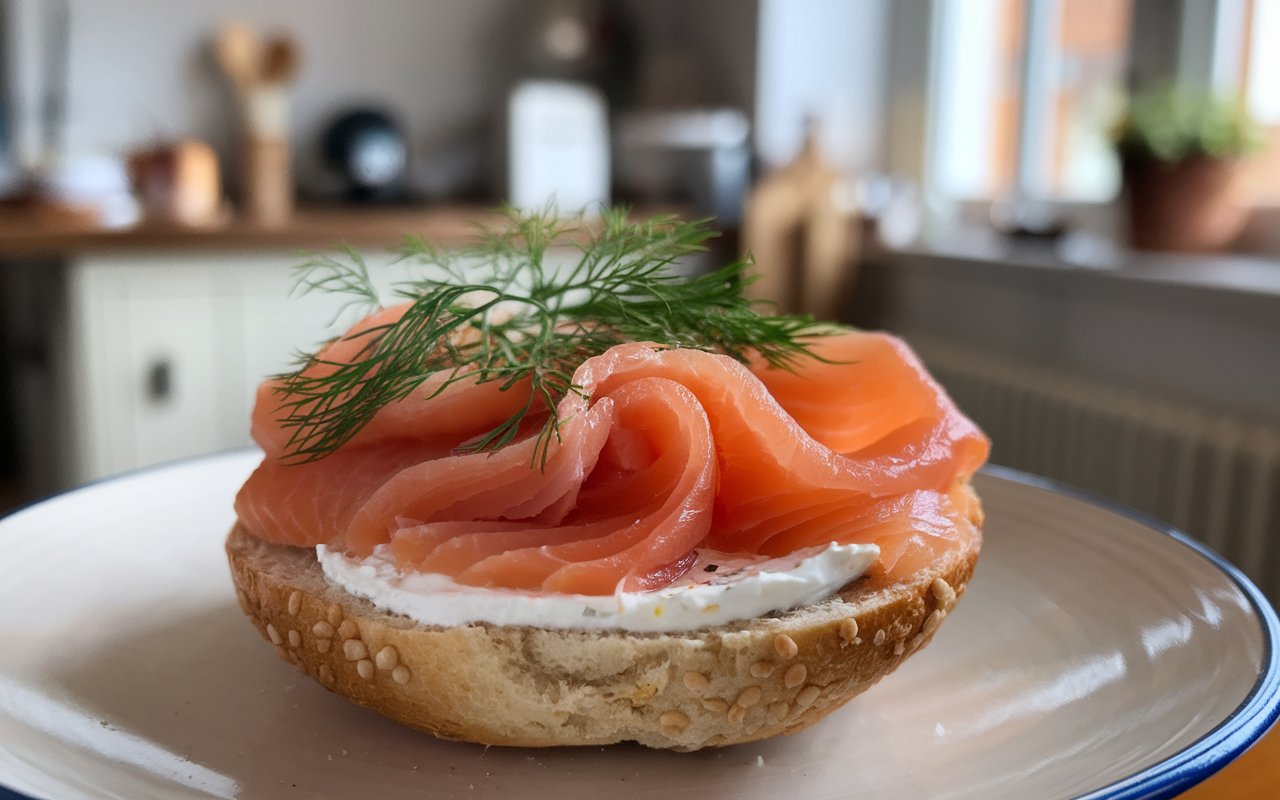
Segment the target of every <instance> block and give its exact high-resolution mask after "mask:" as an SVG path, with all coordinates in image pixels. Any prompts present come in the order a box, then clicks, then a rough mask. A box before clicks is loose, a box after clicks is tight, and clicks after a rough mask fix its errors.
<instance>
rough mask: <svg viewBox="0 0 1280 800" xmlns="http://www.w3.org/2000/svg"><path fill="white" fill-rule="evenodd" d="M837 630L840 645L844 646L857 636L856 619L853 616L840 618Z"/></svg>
mask: <svg viewBox="0 0 1280 800" xmlns="http://www.w3.org/2000/svg"><path fill="white" fill-rule="evenodd" d="M837 631H838V633H839V634H840V641H841V647H844V646H845V645H848V644H849V643H851V642H852V641H853V640H854V639H857V638H858V621H857V620H856V619H854V618H853V617H849V618H848V619H842V620H840V627H839V628H838V629H837Z"/></svg>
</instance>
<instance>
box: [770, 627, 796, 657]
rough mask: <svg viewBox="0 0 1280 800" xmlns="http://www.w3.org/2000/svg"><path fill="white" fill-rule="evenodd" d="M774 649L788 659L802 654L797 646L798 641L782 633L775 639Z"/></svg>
mask: <svg viewBox="0 0 1280 800" xmlns="http://www.w3.org/2000/svg"><path fill="white" fill-rule="evenodd" d="M773 649H774V650H777V651H778V655H780V656H782V657H783V658H786V659H791V658H795V657H796V653H799V652H800V648H799V647H797V646H796V640H795V639H792V638H791V637H790V636H788V635H786V634H785V633H780V634H778V635H777V636H775V637H773Z"/></svg>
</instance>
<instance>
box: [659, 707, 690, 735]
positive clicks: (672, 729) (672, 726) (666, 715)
mask: <svg viewBox="0 0 1280 800" xmlns="http://www.w3.org/2000/svg"><path fill="white" fill-rule="evenodd" d="M658 724H659V725H661V726H662V732H663V733H667V734H668V735H670V733H679V732H680V731H682V730H684V729H685V728H687V727H689V715H687V714H685V713H684V712H683V711H677V710H675V709H674V708H673V709H671V710H670V711H663V712H662V716H660V717H658Z"/></svg>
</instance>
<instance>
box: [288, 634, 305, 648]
mask: <svg viewBox="0 0 1280 800" xmlns="http://www.w3.org/2000/svg"><path fill="white" fill-rule="evenodd" d="M287 635H288V637H289V646H290V647H299V646H301V645H302V634H300V633H298V632H297V631H295V630H291V631H289V633H288V634H287Z"/></svg>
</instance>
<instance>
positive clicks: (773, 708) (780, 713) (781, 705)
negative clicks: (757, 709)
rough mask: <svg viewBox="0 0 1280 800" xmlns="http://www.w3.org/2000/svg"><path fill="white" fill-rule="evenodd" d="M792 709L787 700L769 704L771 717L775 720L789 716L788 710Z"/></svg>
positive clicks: (780, 720) (779, 720) (778, 720)
mask: <svg viewBox="0 0 1280 800" xmlns="http://www.w3.org/2000/svg"><path fill="white" fill-rule="evenodd" d="M790 710H791V705H790V704H789V703H785V702H781V701H779V702H777V703H770V704H769V717H770V718H771V719H772V720H773V721H774V722H782V720H783V719H784V718H785V717H786V716H787V712H788V711H790Z"/></svg>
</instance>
